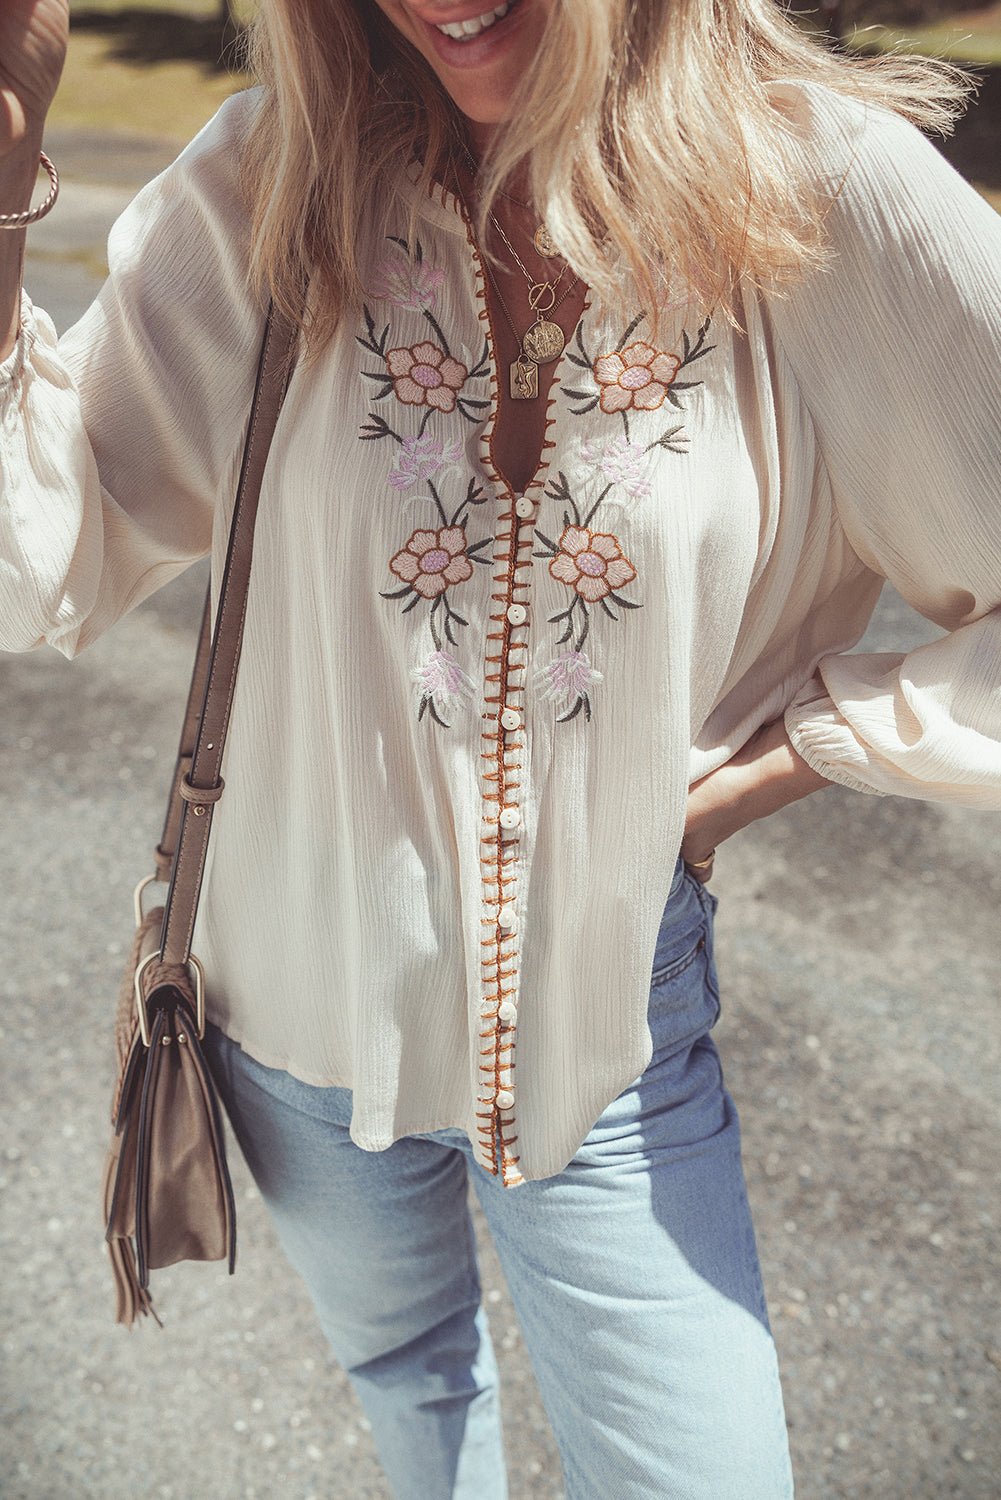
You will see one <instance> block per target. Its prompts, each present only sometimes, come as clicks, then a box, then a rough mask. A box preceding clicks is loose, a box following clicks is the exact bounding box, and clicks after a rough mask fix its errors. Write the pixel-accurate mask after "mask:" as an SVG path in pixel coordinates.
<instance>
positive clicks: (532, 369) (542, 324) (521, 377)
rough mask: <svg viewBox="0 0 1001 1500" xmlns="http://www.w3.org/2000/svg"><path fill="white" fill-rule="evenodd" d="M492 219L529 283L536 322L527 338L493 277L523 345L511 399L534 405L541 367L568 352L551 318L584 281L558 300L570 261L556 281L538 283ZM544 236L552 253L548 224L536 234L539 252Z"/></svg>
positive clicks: (511, 374)
mask: <svg viewBox="0 0 1001 1500" xmlns="http://www.w3.org/2000/svg"><path fill="white" fill-rule="evenodd" d="M488 218H489V219H490V222H491V224H492V225H493V227H494V228H495V229H496V231H497V233H498V234H499V235H500V237H501V239H502V240H503V241H504V243H505V245H506V246H507V248H508V249H509V250H510V252H511V254H512V255H513V256H514V261H515V264H516V265H517V267H518V269H519V270H520V271H521V273H522V275H523V276H524V278H525V280H526V281H527V282H528V305H529V307H530V308H531V309H532V311H533V313H535V322H534V323H533V324H532V325H531V327H530V328H528V329H527V330H526V331H525V332H524V333H523V334H519V332H518V329H517V327H516V325H515V321H514V318H513V317H512V316H511V311H510V309H509V307H508V305H507V303H506V302H505V301H504V297H503V295H502V293H501V289H500V287H499V286H498V285H497V278H496V277H495V276H493V275H491V277H490V279H491V282H492V284H493V288H494V291H495V292H496V293H497V301H498V302H499V303H500V305H501V310H502V312H503V313H504V316H505V317H506V318H507V321H508V324H509V326H510V329H511V332H512V333H513V334H514V337H515V342H516V343H517V344H519V345H520V352H519V354H518V358H517V359H516V360H515V361H514V364H513V365H512V366H511V368H510V372H509V379H510V390H511V399H512V400H513V401H531V400H532V399H533V398H534V397H535V396H537V395H538V394H539V366H540V365H548V364H551V363H552V361H553V360H554V359H559V357H560V355H561V354H562V353H563V350H564V349H565V348H566V336H565V335H564V332H563V329H562V328H561V327H560V325H559V324H558V323H557V322H554V321H553V319H552V318H551V317H549V316H548V315H549V314H550V313H554V312H555V311H556V309H557V308H558V307H560V306H561V305H562V303H564V302H565V301H566V299H567V298H568V297H569V296H570V293H571V292H572V291H573V290H574V288H575V287H576V286H577V284H578V282H579V281H580V277H579V276H575V277H574V278H573V280H572V281H571V282H570V283H569V285H568V286H566V287H565V288H564V289H563V291H562V292H560V294H559V296H557V292H559V288H560V283H561V281H562V280H563V278H564V276H565V275H566V273H567V270H568V267H567V263H566V261H564V262H563V265H562V267H561V269H560V273H559V275H558V276H557V278H556V280H555V281H535V280H534V279H533V277H532V275H531V272H530V271H529V270H528V268H527V267H526V265H525V263H524V261H523V260H522V258H521V256H520V255H519V254H518V252H517V250H516V249H515V248H514V246H513V245H512V243H511V241H510V240H509V239H508V237H507V235H506V234H505V233H504V230H503V229H502V228H501V226H500V224H499V223H498V222H497V220H496V218H495V217H494V215H493V214H489V215H488ZM542 236H544V237H545V238H544V243H545V244H546V246H547V249H548V250H550V251H552V250H553V243H552V239H551V238H550V235H549V231H548V230H547V229H546V226H545V225H544V224H541V225H540V226H539V228H538V229H537V230H536V232H535V241H534V243H535V247H536V249H537V250H539V240H540V237H542ZM553 253H555V252H553ZM539 254H540V255H545V256H546V258H547V259H551V258H552V255H551V254H547V252H546V251H543V250H539ZM488 274H489V273H488Z"/></svg>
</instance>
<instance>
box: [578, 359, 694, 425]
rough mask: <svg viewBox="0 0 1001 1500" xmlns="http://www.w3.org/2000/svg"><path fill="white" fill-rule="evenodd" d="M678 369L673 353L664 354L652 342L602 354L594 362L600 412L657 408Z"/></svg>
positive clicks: (679, 362) (677, 361)
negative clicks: (599, 387) (599, 392)
mask: <svg viewBox="0 0 1001 1500" xmlns="http://www.w3.org/2000/svg"><path fill="white" fill-rule="evenodd" d="M680 368H681V360H680V359H679V357H678V356H677V355H676V354H665V353H663V351H662V350H660V349H654V348H653V346H652V345H651V344H642V343H638V344H630V345H629V347H628V349H623V351H622V353H621V354H618V353H615V354H602V355H601V357H600V358H599V359H596V360H595V362H594V377H595V379H596V380H597V382H598V384H599V385H600V386H601V409H602V411H607V412H615V411H627V410H628V409H629V408H630V407H631V406H634V407H637V408H638V409H639V410H640V411H656V410H657V408H658V407H659V406H663V404H664V401H665V399H666V397H667V390H668V386H669V385H670V384H671V382H672V381H673V380H674V377H675V376H676V375H677V373H678V370H679V369H680Z"/></svg>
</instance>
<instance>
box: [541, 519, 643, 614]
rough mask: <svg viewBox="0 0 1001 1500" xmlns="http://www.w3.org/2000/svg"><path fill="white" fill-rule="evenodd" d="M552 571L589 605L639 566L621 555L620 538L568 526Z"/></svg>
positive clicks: (626, 579)
mask: <svg viewBox="0 0 1001 1500" xmlns="http://www.w3.org/2000/svg"><path fill="white" fill-rule="evenodd" d="M549 571H550V573H552V575H553V577H554V578H558V579H559V581H560V582H561V583H565V584H566V585H567V586H568V587H569V588H572V589H573V590H574V591H575V592H576V593H578V594H579V595H580V596H581V598H582V599H586V600H587V601H588V603H589V604H597V602H598V600H599V599H604V598H605V597H606V596H607V595H608V594H610V593H611V592H612V590H613V589H620V588H622V586H623V584H626V583H632V581H633V579H634V578H635V577H636V569H635V568H634V567H633V565H632V563H631V562H630V561H629V559H628V557H623V555H622V548H621V547H620V546H619V540H618V537H614V536H611V535H610V534H609V533H608V532H604V531H587V530H585V529H584V528H583V527H580V526H568V527H567V528H566V530H565V531H564V533H563V535H562V536H561V537H560V543H559V551H558V552H557V554H556V556H555V557H554V558H553V560H552V562H551V563H550V564H549Z"/></svg>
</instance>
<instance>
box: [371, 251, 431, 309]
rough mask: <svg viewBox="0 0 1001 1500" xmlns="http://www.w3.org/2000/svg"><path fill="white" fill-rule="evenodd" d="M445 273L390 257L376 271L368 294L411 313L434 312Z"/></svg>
mask: <svg viewBox="0 0 1001 1500" xmlns="http://www.w3.org/2000/svg"><path fill="white" fill-rule="evenodd" d="M444 280H445V272H444V271H439V270H435V268H434V267H433V266H426V265H425V264H424V262H423V261H411V260H408V259H407V258H405V257H404V256H402V255H387V256H386V258H385V259H384V260H381V261H380V262H379V264H378V266H377V267H376V269H375V275H374V276H373V277H372V282H371V285H370V287H369V291H370V293H371V295H372V296H373V297H384V298H385V299H386V301H387V302H392V304H393V306H394V307H403V308H406V309H408V310H409V311H411V312H419V311H423V309H424V308H432V307H434V304H435V299H436V297H437V295H438V288H439V287H440V286H441V285H442V284H443V282H444Z"/></svg>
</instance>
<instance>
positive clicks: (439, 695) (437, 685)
mask: <svg viewBox="0 0 1001 1500" xmlns="http://www.w3.org/2000/svg"><path fill="white" fill-rule="evenodd" d="M410 675H411V677H412V678H413V680H414V681H415V682H416V684H417V686H418V688H419V689H420V708H419V709H418V711H417V717H418V719H422V718H423V717H424V714H425V713H426V712H427V709H428V707H430V708H431V716H432V718H435V719H437V721H438V723H439V724H443V723H444V720H443V719H442V718H441V715H442V714H443V713H447V711H448V709H449V706H450V705H451V704H452V703H453V702H454V700H455V699H456V698H458V697H460V696H461V697H464V698H468V697H470V696H471V695H472V691H473V684H472V683H471V682H470V680H469V678H468V677H467V676H466V674H465V672H464V671H463V670H462V668H461V667H460V666H459V663H458V662H457V661H456V659H455V657H454V656H453V655H452V653H451V651H432V653H431V655H430V656H429V657H428V659H427V661H426V662H425V663H424V665H423V666H422V667H416V668H415V669H414V671H413V672H411V674H410ZM436 710H437V712H436Z"/></svg>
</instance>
